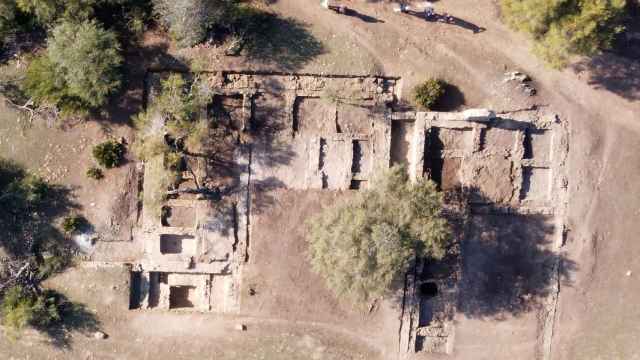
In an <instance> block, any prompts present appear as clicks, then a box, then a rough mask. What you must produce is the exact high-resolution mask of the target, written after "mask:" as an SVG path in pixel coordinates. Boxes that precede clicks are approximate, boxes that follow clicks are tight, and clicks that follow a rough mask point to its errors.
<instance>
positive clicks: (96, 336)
mask: <svg viewBox="0 0 640 360" xmlns="http://www.w3.org/2000/svg"><path fill="white" fill-rule="evenodd" d="M108 337H109V336H108V335H107V334H105V333H103V332H102V331H96V332H94V333H93V338H94V339H97V340H104V339H106V338H108Z"/></svg>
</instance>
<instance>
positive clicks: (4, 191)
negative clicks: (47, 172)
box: [0, 159, 80, 257]
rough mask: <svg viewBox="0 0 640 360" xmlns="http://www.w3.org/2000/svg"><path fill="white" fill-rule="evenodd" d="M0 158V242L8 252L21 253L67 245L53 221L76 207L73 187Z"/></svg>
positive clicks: (14, 255)
mask: <svg viewBox="0 0 640 360" xmlns="http://www.w3.org/2000/svg"><path fill="white" fill-rule="evenodd" d="M0 162H2V166H0V246H2V248H3V249H4V250H5V252H6V253H7V254H8V255H10V256H13V257H24V256H30V255H31V254H34V253H39V252H43V251H48V250H51V249H53V248H55V247H57V246H61V245H62V246H66V245H68V244H65V243H64V242H65V236H64V234H62V233H61V232H60V230H58V229H57V228H56V227H55V226H54V224H55V223H56V222H57V221H58V220H59V219H61V218H62V217H63V216H65V215H67V214H69V213H70V212H72V211H76V210H79V209H80V205H79V204H77V203H76V202H75V200H74V199H73V189H71V188H69V187H66V186H61V185H55V184H48V183H46V182H43V181H41V180H39V179H37V178H35V177H34V176H33V175H30V174H28V173H27V171H26V170H24V169H23V168H22V167H21V166H19V165H18V164H16V163H13V162H11V161H3V160H2V159H0ZM20 184H22V185H20Z"/></svg>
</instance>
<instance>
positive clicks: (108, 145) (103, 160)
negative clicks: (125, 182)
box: [92, 140, 126, 169]
mask: <svg viewBox="0 0 640 360" xmlns="http://www.w3.org/2000/svg"><path fill="white" fill-rule="evenodd" d="M125 150H126V149H125V147H124V145H123V144H121V143H119V142H117V141H115V140H107V141H105V142H103V143H101V144H98V145H96V146H94V147H93V150H92V154H93V157H94V158H95V159H96V161H97V162H98V164H100V165H102V166H104V167H106V168H107V169H110V168H114V167H116V166H119V165H120V163H122V159H123V158H124V153H125Z"/></svg>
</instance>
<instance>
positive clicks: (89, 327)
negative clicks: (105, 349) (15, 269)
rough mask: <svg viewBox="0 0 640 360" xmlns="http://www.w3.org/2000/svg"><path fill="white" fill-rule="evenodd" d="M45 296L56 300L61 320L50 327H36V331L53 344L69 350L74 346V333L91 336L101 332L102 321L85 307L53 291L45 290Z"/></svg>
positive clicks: (49, 325)
mask: <svg viewBox="0 0 640 360" xmlns="http://www.w3.org/2000/svg"><path fill="white" fill-rule="evenodd" d="M44 296H46V297H47V298H52V299H54V301H55V303H56V305H57V308H58V312H59V315H60V319H59V320H58V321H56V322H54V323H52V324H48V325H36V326H35V328H36V330H38V331H40V332H41V333H43V334H45V335H47V337H48V338H49V339H50V341H51V344H53V346H55V347H58V348H68V347H70V346H71V345H72V337H71V336H70V333H71V332H72V331H79V332H80V333H82V334H83V335H85V336H91V335H92V334H93V333H95V332H96V331H98V330H100V325H101V323H100V320H98V318H97V317H96V316H95V314H94V313H92V312H91V311H90V310H89V309H88V308H87V307H86V306H85V305H83V304H80V303H75V302H72V301H70V300H69V299H67V297H66V296H65V295H63V294H61V293H59V292H56V291H53V290H45V291H44Z"/></svg>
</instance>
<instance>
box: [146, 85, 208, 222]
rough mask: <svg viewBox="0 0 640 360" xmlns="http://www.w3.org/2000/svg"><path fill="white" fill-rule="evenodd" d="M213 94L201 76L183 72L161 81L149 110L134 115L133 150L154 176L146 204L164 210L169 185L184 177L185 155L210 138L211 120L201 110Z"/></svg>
mask: <svg viewBox="0 0 640 360" xmlns="http://www.w3.org/2000/svg"><path fill="white" fill-rule="evenodd" d="M212 96H213V94H211V93H210V92H209V90H208V88H207V87H206V86H205V85H204V83H202V82H201V81H200V80H199V79H198V78H195V79H190V80H187V79H185V77H183V76H182V75H181V74H172V75H169V76H168V77H167V78H166V79H164V80H162V81H161V84H160V92H159V94H158V96H157V97H156V98H154V99H153V103H152V105H151V106H150V107H149V108H148V109H147V111H145V112H143V113H140V114H138V116H136V118H135V119H134V124H135V126H136V129H137V135H136V140H135V142H134V143H133V151H134V153H135V154H136V156H137V157H138V158H140V159H142V160H145V161H146V162H147V163H149V164H150V165H149V166H150V168H149V171H152V172H153V173H154V174H155V175H154V180H153V182H152V183H150V184H147V186H145V193H146V194H145V199H146V201H145V204H144V205H145V206H146V208H147V209H150V210H151V211H152V212H153V213H158V214H159V212H160V209H161V207H162V202H163V201H164V200H165V199H166V193H167V190H168V188H170V187H172V186H173V185H175V184H176V183H177V182H178V181H179V180H180V173H181V171H182V170H185V169H183V168H184V164H185V162H184V160H183V159H184V156H185V155H188V154H191V153H197V152H199V151H202V148H203V147H204V144H205V142H206V141H208V140H209V136H208V134H209V130H210V129H209V121H208V120H207V119H206V118H201V117H200V115H201V110H202V109H204V108H205V107H206V104H207V102H208V101H209V99H210V98H211V97H212Z"/></svg>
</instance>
